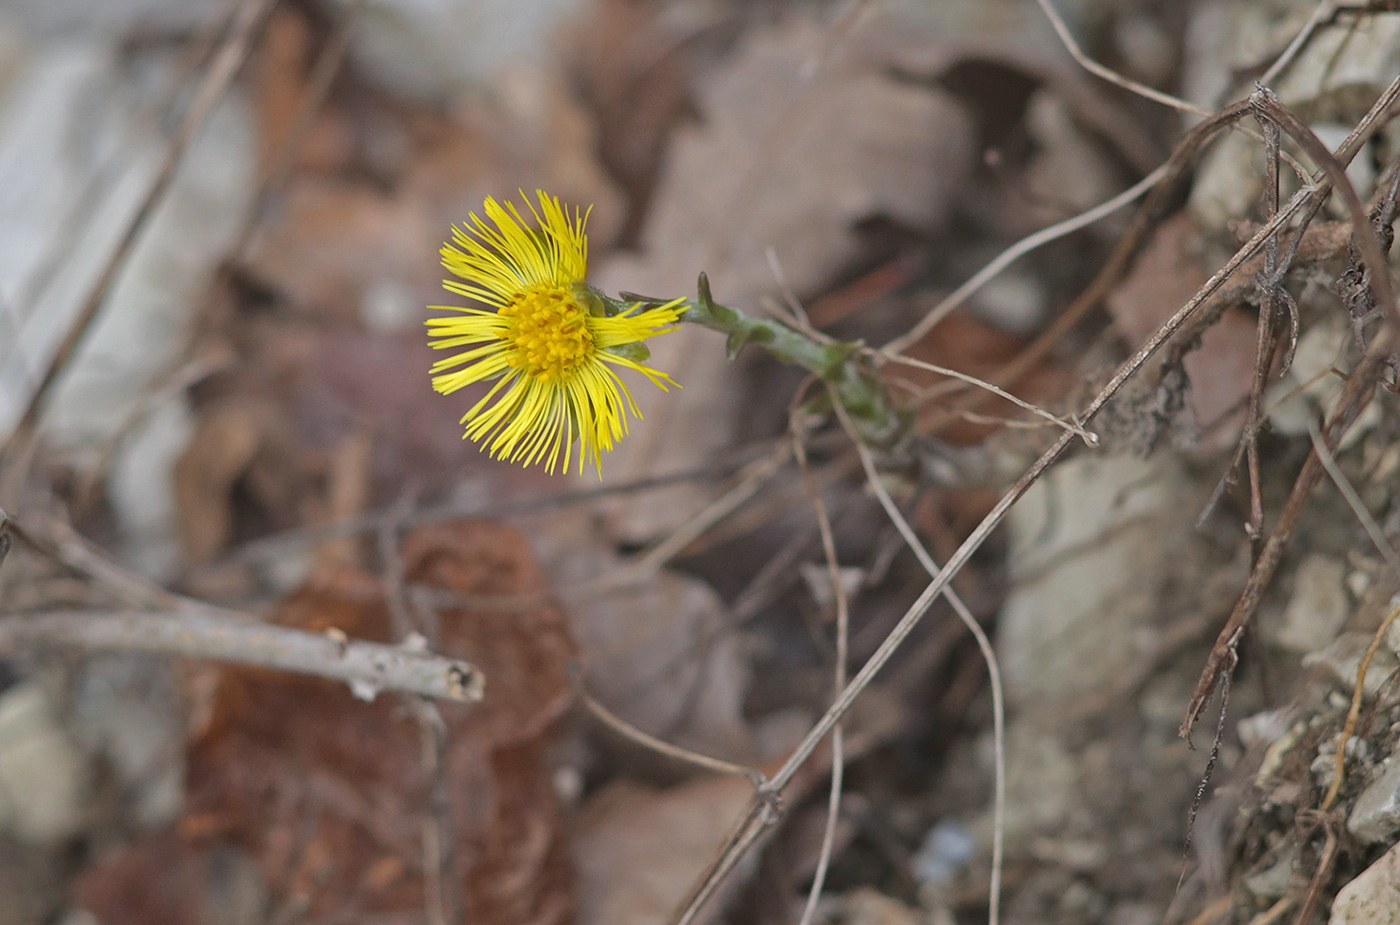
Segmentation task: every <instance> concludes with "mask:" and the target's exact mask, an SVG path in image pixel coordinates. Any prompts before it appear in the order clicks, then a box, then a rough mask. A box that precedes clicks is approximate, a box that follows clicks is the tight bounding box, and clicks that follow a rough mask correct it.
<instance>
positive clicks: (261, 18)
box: [0, 0, 277, 457]
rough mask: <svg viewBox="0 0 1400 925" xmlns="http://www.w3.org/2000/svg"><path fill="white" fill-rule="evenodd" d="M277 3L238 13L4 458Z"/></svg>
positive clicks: (251, 0) (265, 0) (37, 410)
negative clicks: (138, 205)
mask: <svg viewBox="0 0 1400 925" xmlns="http://www.w3.org/2000/svg"><path fill="white" fill-rule="evenodd" d="M276 3H277V0H245V2H243V4H242V6H241V7H240V8H239V10H238V15H237V17H236V18H235V20H234V21H233V23H232V24H231V26H230V28H229V32H228V37H227V38H226V39H225V41H224V43H223V46H222V47H221V48H220V49H219V52H218V54H216V55H215V56H214V60H213V61H212V62H211V64H210V65H209V69H208V71H206V72H205V74H204V78H203V79H202V80H201V81H200V84H199V86H198V87H197V88H196V89H195V92H194V97H193V99H192V100H191V101H190V104H189V108H188V109H187V110H186V111H185V116H184V119H183V121H182V122H181V124H180V128H179V130H178V131H177V132H176V133H175V135H174V137H173V138H172V139H171V140H170V146H169V147H168V148H167V149H166V152H165V157H164V159H163V160H162V162H161V165H160V168H159V170H157V171H156V174H155V177H154V178H153V179H152V180H151V183H150V185H149V186H148V187H147V189H146V192H145V195H144V197H143V198H142V202H141V206H140V208H138V209H137V210H136V212H135V214H133V215H132V217H131V219H130V220H129V221H128V223H127V226H126V229H125V230H124V231H123V233H122V236H121V238H120V239H119V241H118V242H117V245H116V248H115V249H114V250H113V251H112V252H111V254H109V255H108V256H107V261H106V263H105V264H104V265H103V267H102V272H101V273H100V274H98V277H97V280H96V281H95V282H94V283H93V285H92V288H91V289H90V290H89V292H88V295H87V297H86V298H85V299H84V300H83V303H82V306H81V308H80V309H79V310H78V314H77V316H76V317H75V318H74V319H73V322H72V323H71V324H70V325H69V328H68V331H67V333H66V334H65V335H64V337H63V340H62V341H61V342H60V343H59V345H58V349H57V350H56V351H55V352H54V354H53V356H52V358H51V359H50V360H49V363H48V366H47V367H46V368H45V370H44V375H43V377H42V378H41V379H40V380H39V385H38V386H37V387H36V388H35V390H34V392H33V394H32V395H31V396H30V398H29V403H28V405H27V406H26V407H25V411H24V414H23V415H22V416H21V417H20V421H19V424H17V425H16V426H15V429H14V430H13V431H12V432H11V434H10V436H9V438H8V439H7V440H6V442H5V445H4V450H3V452H0V457H4V456H10V455H11V452H12V450H13V447H15V446H19V445H22V444H23V443H24V442H26V441H27V440H28V438H29V435H30V434H31V433H32V432H33V430H34V427H35V425H36V424H37V423H38V419H39V415H40V414H41V413H42V411H43V407H44V404H45V402H46V401H47V400H48V397H49V394H50V393H51V392H52V391H53V387H54V385H55V383H56V382H57V381H58V377H59V375H60V374H61V373H62V372H63V370H64V369H65V368H66V367H67V365H68V362H69V360H71V359H72V358H73V355H74V353H75V352H76V351H77V348H78V345H79V344H80V343H81V342H82V340H83V338H84V336H85V335H86V334H87V332H88V330H89V329H90V328H91V327H92V323H93V321H95V320H96V319H97V315H98V312H99V311H100V310H101V309H102V306H103V305H104V304H105V303H106V301H107V296H108V295H109V294H110V293H111V291H112V288H113V286H114V285H115V284H116V281H117V276H118V273H119V271H120V270H121V268H122V267H123V266H125V265H126V258H127V256H128V255H129V254H130V253H131V250H132V248H133V247H134V246H135V245H136V242H137V240H138V239H139V238H140V237H141V233H142V232H143V231H145V229H146V226H147V224H149V222H150V219H151V217H152V216H153V215H154V214H155V211H156V207H157V206H158V205H160V203H161V202H163V201H164V199H165V193H166V191H167V190H168V189H169V188H170V184H171V181H173V180H174V179H175V174H176V171H177V169H178V168H179V166H180V164H181V162H182V161H183V160H184V157H185V153H186V152H187V151H188V150H189V146H190V143H191V142H192V141H193V140H194V137H195V135H197V134H198V133H199V130H200V129H201V128H202V127H203V126H204V123H205V121H206V120H207V119H208V118H209V116H210V115H211V114H212V113H213V111H214V106H215V104H216V103H218V101H219V100H220V99H221V98H222V97H223V95H224V93H225V92H226V91H227V90H228V88H229V85H230V84H231V83H232V82H233V77H234V75H235V74H236V73H237V72H238V70H239V68H240V67H242V65H243V62H244V61H245V60H246V59H247V57H248V54H249V52H250V50H251V49H252V46H253V43H254V42H255V41H256V40H257V37H258V34H259V33H260V31H261V27H262V25H263V23H265V22H266V21H267V16H268V13H270V12H271V10H272V8H273V7H274V6H275V5H276Z"/></svg>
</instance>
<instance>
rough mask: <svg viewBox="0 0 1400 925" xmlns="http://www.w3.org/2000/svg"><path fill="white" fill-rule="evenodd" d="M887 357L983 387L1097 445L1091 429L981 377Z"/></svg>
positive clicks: (896, 356) (910, 360)
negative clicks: (1018, 396) (1086, 428)
mask: <svg viewBox="0 0 1400 925" xmlns="http://www.w3.org/2000/svg"><path fill="white" fill-rule="evenodd" d="M888 359H889V360H890V361H891V362H894V363H902V364H903V365H905V366H913V367H915V368H916V369H923V370H927V371H929V372H931V373H938V374H939V375H941V376H948V377H949V378H952V379H957V380H959V381H961V382H966V383H967V384H968V385H972V386H975V387H977V388H979V389H985V390H986V391H988V392H991V393H992V394H993V395H997V396H999V397H1001V398H1004V399H1006V400H1007V401H1009V402H1011V403H1012V404H1013V405H1015V406H1016V407H1018V408H1022V409H1024V410H1026V411H1029V412H1030V413H1031V414H1034V415H1035V416H1036V417H1038V418H1043V419H1044V420H1045V421H1046V423H1048V424H1052V425H1054V426H1055V427H1058V428H1060V429H1061V430H1067V431H1069V432H1070V433H1072V434H1074V435H1075V436H1076V437H1079V438H1081V439H1082V440H1083V441H1084V442H1085V443H1086V444H1088V445H1089V446H1098V445H1099V435H1098V434H1096V433H1093V432H1092V431H1088V430H1085V429H1084V428H1082V427H1080V426H1079V425H1078V424H1076V423H1074V422H1073V421H1066V420H1064V419H1063V418H1061V417H1058V416H1056V415H1054V414H1051V413H1050V412H1049V411H1046V410H1045V409H1044V408H1042V407H1040V406H1039V405H1034V404H1031V403H1030V402H1028V401H1026V400H1025V399H1022V398H1017V397H1016V396H1015V395H1012V394H1011V393H1010V392H1008V391H1006V390H1005V389H1001V388H998V387H997V386H995V385H992V384H991V383H990V382H985V381H983V380H981V379H978V378H977V377H976V376H969V375H968V374H967V373H960V372H958V371H957V370H956V369H950V368H948V367H946V366H939V365H937V364H936V363H927V362H925V361H923V360H915V359H913V358H912V357H907V356H901V355H899V354H895V355H894V356H891V357H889V358H888ZM1008 423H1010V422H1008Z"/></svg>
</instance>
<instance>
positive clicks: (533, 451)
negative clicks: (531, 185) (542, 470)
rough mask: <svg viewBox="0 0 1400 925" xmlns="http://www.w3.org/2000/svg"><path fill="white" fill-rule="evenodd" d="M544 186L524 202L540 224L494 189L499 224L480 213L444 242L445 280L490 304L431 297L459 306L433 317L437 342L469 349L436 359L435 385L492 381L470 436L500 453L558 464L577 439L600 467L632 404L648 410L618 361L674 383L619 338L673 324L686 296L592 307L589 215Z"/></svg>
mask: <svg viewBox="0 0 1400 925" xmlns="http://www.w3.org/2000/svg"><path fill="white" fill-rule="evenodd" d="M537 195H538V197H539V208H538V209H536V207H535V206H534V205H533V204H531V203H529V202H528V201H527V203H526V206H527V208H528V209H529V211H530V215H531V216H532V217H533V218H534V220H535V224H536V225H537V226H538V228H537V229H532V228H530V227H529V226H528V224H527V223H526V222H525V220H524V218H523V217H522V216H521V214H520V213H519V212H518V211H517V210H516V208H515V206H514V205H511V204H509V203H507V204H506V205H505V206H502V205H501V204H500V203H498V202H496V200H494V199H490V198H488V199H487V200H486V203H485V210H486V216H487V218H488V219H489V220H490V223H489V224H488V223H487V222H485V221H482V220H481V219H480V218H478V217H477V216H476V215H475V214H473V215H471V222H470V223H469V224H468V225H467V226H466V227H465V228H453V229H452V240H451V241H449V242H448V243H446V244H444V245H443V247H442V264H443V266H444V267H446V268H447V270H448V271H449V272H451V273H452V274H453V275H454V276H456V277H457V279H453V280H447V281H445V282H444V283H443V285H444V286H445V287H446V288H447V289H448V291H450V292H455V293H457V294H459V295H463V296H466V297H468V298H470V299H474V300H475V301H476V302H478V303H480V304H482V305H485V306H489V308H490V310H489V311H488V310H486V309H484V308H475V307H472V308H465V307H461V306H456V305H436V306H433V307H434V308H438V309H441V310H443V311H450V312H454V313H455V314H453V315H449V316H447V317H443V318H430V319H429V320H428V322H427V323H428V328H429V340H430V342H431V344H432V346H433V348H434V349H437V350H442V349H447V348H454V347H456V348H465V349H463V350H462V351H461V352H458V353H455V354H453V355H451V356H447V357H444V358H443V359H441V360H439V361H437V362H436V363H434V364H433V370H432V372H433V388H434V389H436V390H437V391H439V392H441V393H443V394H444V395H446V394H448V393H450V392H455V391H456V390H457V389H460V388H463V387H464V386H469V385H473V384H475V383H478V382H491V383H492V385H491V388H490V389H489V390H488V391H487V392H486V394H485V396H484V397H482V398H481V399H480V400H478V401H477V402H476V404H474V405H473V406H472V407H471V409H470V410H469V411H467V413H466V415H465V416H464V417H463V418H462V423H463V424H465V425H466V432H465V434H464V436H465V437H466V438H467V439H470V440H475V441H477V442H478V443H479V444H480V445H481V447H482V449H484V450H485V451H486V452H488V453H490V454H491V455H492V456H495V457H496V458H498V459H509V460H512V461H518V462H521V463H523V464H524V465H527V466H528V465H530V464H531V463H535V462H542V463H544V464H545V466H546V467H547V468H548V469H549V471H551V472H553V471H554V468H555V466H556V465H558V463H559V461H560V457H561V455H562V457H563V464H564V468H565V469H567V468H568V467H569V462H570V460H571V458H572V454H573V446H574V443H575V441H577V442H578V444H579V457H578V462H579V469H580V470H582V468H583V463H584V460H585V459H592V460H593V463H594V465H595V466H597V467H598V468H599V471H600V472H601V471H602V461H601V459H600V456H601V454H602V453H603V452H605V451H607V450H610V449H612V447H613V444H614V443H616V442H617V441H618V440H619V439H621V438H622V437H624V436H626V434H627V418H628V416H629V414H630V415H632V416H634V417H638V418H640V417H641V415H640V413H639V412H638V411H637V404H636V402H635V401H634V400H633V398H632V393H631V391H630V390H629V389H628V388H627V386H626V385H625V384H624V383H623V381H622V380H621V379H620V378H618V375H617V372H616V368H617V367H625V368H627V369H631V370H633V371H634V372H639V373H641V374H642V375H643V376H645V377H646V378H647V379H649V380H651V382H653V383H654V384H655V385H657V386H659V387H660V388H662V389H665V388H666V387H667V386H668V385H674V384H675V383H674V382H672V381H671V378H670V377H669V376H667V375H666V374H665V373H661V372H658V371H656V370H654V369H651V368H650V367H647V366H643V365H642V364H641V363H638V362H637V361H636V360H634V359H631V358H629V357H627V356H624V355H623V354H622V353H621V352H619V351H618V348H622V347H625V346H626V345H628V344H635V343H637V342H639V341H644V340H646V339H648V338H650V337H655V336H656V335H657V334H662V333H665V332H666V331H669V330H672V329H673V326H674V324H675V322H676V321H677V320H678V319H679V317H680V311H681V310H680V307H679V306H680V304H681V303H682V301H684V300H682V299H677V300H675V301H674V302H668V303H666V304H665V305H653V306H651V307H649V308H647V309H646V310H642V306H641V305H634V306H632V307H631V308H630V309H626V310H623V311H620V312H619V311H616V310H614V314H612V315H604V314H600V313H598V312H594V311H590V310H589V307H588V306H587V305H585V304H584V302H583V301H582V299H583V296H581V295H580V293H583V292H585V289H584V287H583V279H584V271H585V269H586V267H587V255H588V239H587V238H586V237H585V236H584V233H583V226H584V222H585V221H586V218H587V217H586V216H585V215H582V214H580V213H579V212H578V211H577V210H575V211H574V213H573V214H572V215H570V214H569V212H568V211H567V210H565V209H564V208H563V207H561V206H560V205H559V200H557V199H554V198H551V197H549V196H546V195H545V194H544V193H543V192H539V191H537ZM599 304H600V305H601V303H599ZM614 304H615V303H614Z"/></svg>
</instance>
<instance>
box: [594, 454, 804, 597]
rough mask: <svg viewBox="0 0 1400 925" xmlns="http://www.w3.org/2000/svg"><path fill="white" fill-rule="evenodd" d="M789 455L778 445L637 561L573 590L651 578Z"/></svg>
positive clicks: (748, 495) (750, 494) (741, 501)
mask: <svg viewBox="0 0 1400 925" xmlns="http://www.w3.org/2000/svg"><path fill="white" fill-rule="evenodd" d="M791 453H792V449H791V447H789V446H788V445H786V444H779V445H778V447H777V448H776V449H774V450H773V451H772V452H770V453H769V454H768V455H766V456H763V457H761V458H759V459H757V460H755V461H754V462H752V463H750V464H749V465H747V466H745V467H744V471H743V472H742V473H741V477H740V479H739V482H738V484H736V485H735V486H734V487H733V488H731V489H729V490H728V491H726V492H725V493H724V494H722V495H720V496H719V497H718V498H716V499H715V500H714V501H712V502H711V503H710V504H708V505H706V506H705V508H704V510H701V511H700V512H698V513H697V514H695V515H694V516H693V517H691V518H690V519H689V520H687V521H686V522H685V523H683V524H681V525H680V526H679V527H677V528H676V529H675V530H674V531H673V532H672V533H671V535H670V536H668V537H666V539H664V540H662V541H661V542H660V543H657V544H656V545H655V546H653V547H652V548H651V549H648V550H647V551H646V552H645V553H643V554H642V555H641V556H639V557H637V558H636V559H633V560H632V561H630V562H628V563H626V564H625V565H623V566H621V567H619V568H617V569H614V570H613V571H611V572H609V573H607V574H604V575H600V576H598V577H597V578H596V579H593V580H591V581H587V582H584V583H582V584H581V585H580V586H578V587H577V588H576V589H575V590H578V591H579V592H580V593H586V594H594V593H599V592H602V591H606V590H611V589H613V588H616V587H620V586H623V585H630V584H635V583H636V582H638V581H644V580H646V579H648V578H650V577H652V576H653V575H655V574H656V573H657V572H658V571H660V570H661V569H662V567H664V566H665V565H666V563H667V562H670V561H671V560H672V559H674V558H675V557H676V556H678V555H680V553H681V552H683V551H684V550H685V548H686V547H687V546H689V545H690V544H691V543H693V542H694V541H695V540H696V539H698V538H699V537H700V535H701V534H703V533H704V532H705V531H706V530H708V529H710V528H711V527H712V526H714V525H715V524H716V523H718V522H719V521H721V520H723V519H724V518H725V517H727V516H729V514H731V513H733V512H734V511H735V510H737V509H738V508H739V507H741V506H742V505H743V504H744V502H745V501H748V500H749V499H750V498H752V497H753V496H754V494H755V493H756V492H758V490H759V489H760V488H762V487H763V486H764V485H765V484H767V483H768V482H769V480H771V479H772V478H773V477H774V476H776V475H777V474H778V472H779V471H780V470H781V469H782V468H783V466H785V465H787V462H788V459H789V457H790V456H791Z"/></svg>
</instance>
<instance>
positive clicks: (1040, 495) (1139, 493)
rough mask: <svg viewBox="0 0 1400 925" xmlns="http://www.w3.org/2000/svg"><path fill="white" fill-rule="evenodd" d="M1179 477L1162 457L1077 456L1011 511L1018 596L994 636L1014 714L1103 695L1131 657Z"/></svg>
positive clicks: (1149, 603) (1177, 502)
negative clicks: (1019, 709)
mask: <svg viewBox="0 0 1400 925" xmlns="http://www.w3.org/2000/svg"><path fill="white" fill-rule="evenodd" d="M1178 481H1179V477H1178V476H1177V475H1176V474H1175V471H1174V469H1173V468H1172V466H1171V464H1170V463H1167V462H1165V461H1163V462H1159V461H1143V460H1140V459H1136V458H1131V457H1101V456H1081V457H1079V458H1077V459H1072V460H1070V461H1069V462H1067V463H1064V464H1062V465H1060V466H1057V467H1055V468H1054V469H1052V470H1051V471H1050V472H1049V473H1048V474H1047V475H1046V476H1045V478H1043V479H1041V480H1040V481H1039V482H1038V483H1036V484H1035V485H1034V486H1033V487H1032V488H1031V490H1030V491H1029V492H1027V493H1026V496H1025V498H1024V499H1022V501H1021V502H1020V503H1019V504H1017V505H1016V507H1014V508H1012V510H1011V514H1010V516H1009V517H1008V523H1009V526H1010V534H1011V554H1010V561H1011V563H1012V570H1013V576H1012V577H1013V586H1014V587H1015V590H1014V591H1012V593H1011V595H1010V596H1009V597H1008V598H1007V600H1006V604H1005V605H1004V606H1003V608H1002V616H1001V621H1000V624H999V628H998V634H997V654H998V656H999V657H1000V658H1001V668H1002V676H1003V677H1004V678H1006V690H1007V699H1008V707H1009V708H1010V709H1016V708H1017V707H1022V708H1025V709H1034V708H1035V707H1037V706H1045V705H1046V704H1047V703H1048V702H1053V701H1054V700H1055V699H1057V698H1061V697H1064V696H1067V695H1072V694H1079V693H1086V692H1091V691H1096V690H1100V689H1101V687H1102V685H1104V684H1106V683H1108V682H1109V681H1110V680H1112V679H1113V678H1116V677H1117V676H1118V674H1119V673H1120V672H1122V671H1123V666H1125V665H1127V664H1129V663H1130V662H1131V661H1132V658H1133V655H1134V651H1135V644H1134V629H1135V628H1137V627H1139V626H1141V625H1143V622H1144V620H1145V619H1146V618H1147V616H1148V615H1149V614H1150V613H1151V612H1152V609H1153V607H1154V606H1155V601H1154V595H1155V588H1156V582H1155V581H1154V577H1153V576H1154V575H1157V574H1159V572H1160V568H1161V558H1162V540H1163V528H1162V523H1161V519H1162V517H1165V516H1169V514H1170V512H1169V511H1167V510H1166V508H1167V507H1174V508H1178V509H1181V510H1185V508H1183V507H1182V506H1181V505H1182V502H1181V498H1180V496H1179V494H1180V493H1179V491H1178V489H1177V488H1176V487H1175V486H1176V484H1177V482H1178ZM1110 537H1111V539H1110Z"/></svg>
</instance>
